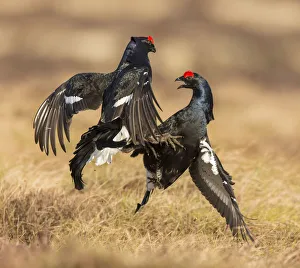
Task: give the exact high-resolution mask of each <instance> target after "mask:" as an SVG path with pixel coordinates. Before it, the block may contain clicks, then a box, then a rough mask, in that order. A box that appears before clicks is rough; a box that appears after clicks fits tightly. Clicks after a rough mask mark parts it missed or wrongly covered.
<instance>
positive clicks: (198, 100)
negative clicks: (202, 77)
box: [190, 82, 213, 114]
mask: <svg viewBox="0 0 300 268" xmlns="http://www.w3.org/2000/svg"><path fill="white" fill-rule="evenodd" d="M192 89H193V96H192V99H191V101H190V105H192V106H195V105H197V106H198V105H200V106H201V107H202V108H203V109H204V110H205V112H206V113H208V114H212V109H213V96H212V93H211V89H210V86H209V85H208V83H207V82H205V83H199V84H197V85H196V86H195V87H194V88H192Z"/></svg>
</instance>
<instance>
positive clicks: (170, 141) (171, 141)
mask: <svg viewBox="0 0 300 268" xmlns="http://www.w3.org/2000/svg"><path fill="white" fill-rule="evenodd" d="M182 138H183V136H172V135H171V134H165V135H163V137H162V138H161V140H160V143H165V144H167V145H170V146H171V147H172V149H173V150H174V151H176V145H177V146H179V147H180V148H184V146H183V145H182V144H181V143H180V142H179V141H178V140H177V139H182Z"/></svg>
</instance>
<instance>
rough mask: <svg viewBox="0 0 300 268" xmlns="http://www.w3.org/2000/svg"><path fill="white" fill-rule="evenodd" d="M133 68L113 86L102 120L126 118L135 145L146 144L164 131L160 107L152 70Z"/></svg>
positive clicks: (105, 99)
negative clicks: (158, 124)
mask: <svg viewBox="0 0 300 268" xmlns="http://www.w3.org/2000/svg"><path fill="white" fill-rule="evenodd" d="M130 67H131V66H128V67H127V68H126V69H124V72H123V74H122V75H120V78H118V79H116V81H114V83H113V84H112V85H111V86H112V87H113V90H108V91H107V94H108V95H107V96H105V97H104V101H105V104H103V111H102V115H103V118H102V119H101V120H102V121H103V122H109V121H112V120H115V119H116V118H119V117H120V118H122V119H123V120H124V122H125V124H126V127H127V129H128V132H129V133H130V137H131V139H132V142H133V143H134V144H142V145H144V144H145V139H147V138H148V137H152V138H153V139H155V140H157V139H158V137H159V136H160V131H159V129H158V127H157V122H156V121H157V119H158V120H160V121H162V120H161V118H160V116H159V114H158V112H157V109H156V106H158V107H159V104H158V102H157V100H156V98H155V96H154V94H153V91H152V88H151V75H150V74H149V73H150V70H149V68H148V67H141V68H136V67H134V68H130ZM155 104H156V106H155ZM159 108H160V107H159Z"/></svg>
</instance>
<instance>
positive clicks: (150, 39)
mask: <svg viewBox="0 0 300 268" xmlns="http://www.w3.org/2000/svg"><path fill="white" fill-rule="evenodd" d="M148 41H149V42H150V43H151V44H153V45H154V40H153V37H152V36H151V35H149V36H148Z"/></svg>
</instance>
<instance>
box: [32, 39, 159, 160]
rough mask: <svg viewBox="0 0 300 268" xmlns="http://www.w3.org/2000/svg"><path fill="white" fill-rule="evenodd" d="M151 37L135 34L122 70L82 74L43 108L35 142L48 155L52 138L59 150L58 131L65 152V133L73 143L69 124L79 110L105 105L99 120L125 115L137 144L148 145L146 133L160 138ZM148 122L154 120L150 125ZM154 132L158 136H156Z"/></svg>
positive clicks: (129, 129)
mask: <svg viewBox="0 0 300 268" xmlns="http://www.w3.org/2000/svg"><path fill="white" fill-rule="evenodd" d="M155 51H156V49H155V46H154V42H153V39H152V37H150V36H149V37H148V38H147V37H132V38H131V40H130V42H129V44H128V45H127V47H126V49H125V51H124V54H123V57H122V59H121V61H120V63H119V65H118V68H117V69H116V70H115V71H114V72H111V73H107V74H103V73H83V74H77V75H75V76H73V77H72V78H70V79H69V80H68V81H66V82H65V83H63V84H62V85H61V86H59V87H58V88H57V89H56V90H55V91H54V92H53V93H52V94H51V95H50V96H49V97H48V98H47V99H46V100H45V101H44V102H43V103H42V105H41V106H40V108H39V109H38V111H37V113H36V116H35V118H34V122H33V127H34V129H35V135H34V136H35V142H36V143H39V146H40V149H41V150H42V151H45V153H46V154H47V155H48V154H49V142H50V144H51V147H52V150H53V153H54V154H56V141H55V139H56V132H57V136H58V139H59V142H60V145H61V147H62V149H63V150H64V151H66V148H65V143H64V134H63V132H64V133H65V136H66V138H67V140H68V141H70V134H69V128H70V124H71V121H72V117H73V115H74V114H77V113H78V112H80V111H83V110H87V109H93V110H95V109H98V108H99V107H100V105H101V104H102V103H103V105H102V115H101V119H100V121H99V123H100V122H101V123H105V122H111V121H113V120H114V119H116V118H122V122H121V123H120V124H123V125H125V126H126V127H127V129H128V131H129V133H130V135H131V134H132V140H133V142H134V143H135V144H139V143H144V137H145V135H148V136H149V135H150V136H151V135H153V138H156V137H157V136H159V131H158V128H157V125H156V120H157V119H160V118H159V116H158V113H157V110H156V107H155V104H156V105H157V106H158V107H159V105H158V103H157V101H156V99H155V97H154V94H153V91H152V88H151V82H152V71H151V66H150V61H149V58H148V53H149V52H155ZM148 122H149V123H148ZM154 133H155V135H154Z"/></svg>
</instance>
